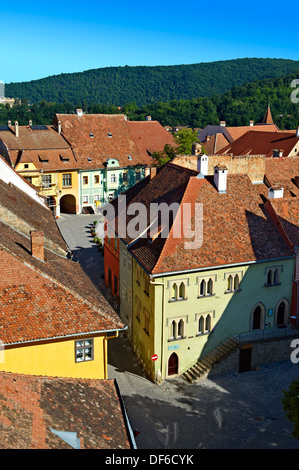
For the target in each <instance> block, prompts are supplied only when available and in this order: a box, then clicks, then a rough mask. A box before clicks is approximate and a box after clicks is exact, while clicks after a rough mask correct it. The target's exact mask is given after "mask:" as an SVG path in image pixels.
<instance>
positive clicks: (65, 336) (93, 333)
mask: <svg viewBox="0 0 299 470" xmlns="http://www.w3.org/2000/svg"><path fill="white" fill-rule="evenodd" d="M127 329H128V327H127V326H125V327H124V328H115V329H113V330H98V331H88V332H86V333H73V334H71V335H64V336H51V337H49V338H36V339H29V340H27V341H16V342H14V343H3V346H4V347H6V346H15V345H20V344H21V345H22V344H28V343H37V342H45V341H51V340H54V339H64V338H76V337H81V336H90V335H97V334H101V333H112V332H116V331H125V330H127Z"/></svg>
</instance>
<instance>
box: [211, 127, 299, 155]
mask: <svg viewBox="0 0 299 470" xmlns="http://www.w3.org/2000/svg"><path fill="white" fill-rule="evenodd" d="M298 142H299V138H298V137H296V135H294V133H293V132H290V133H286V132H255V131H248V132H246V134H244V135H243V136H241V137H239V138H238V139H237V140H235V141H234V142H232V143H230V144H229V145H227V146H226V147H224V148H223V149H221V150H220V151H218V152H217V153H218V154H220V153H231V154H233V155H249V154H250V155H261V154H263V155H266V157H271V156H272V154H273V150H275V149H278V150H283V156H285V157H287V156H288V155H289V154H290V152H291V151H292V150H293V148H294V147H295V145H296V144H297V143H298ZM298 151H299V145H298Z"/></svg>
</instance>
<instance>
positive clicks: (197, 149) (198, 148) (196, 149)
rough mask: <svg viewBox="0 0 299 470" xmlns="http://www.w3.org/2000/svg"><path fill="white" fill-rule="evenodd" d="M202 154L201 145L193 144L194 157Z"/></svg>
mask: <svg viewBox="0 0 299 470" xmlns="http://www.w3.org/2000/svg"><path fill="white" fill-rule="evenodd" d="M200 153H201V144H200V143H199V142H193V144H192V155H199V154H200Z"/></svg>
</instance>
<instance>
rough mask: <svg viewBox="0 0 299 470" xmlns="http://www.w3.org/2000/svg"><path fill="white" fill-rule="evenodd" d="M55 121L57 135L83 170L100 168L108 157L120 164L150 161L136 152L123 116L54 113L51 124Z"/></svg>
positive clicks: (130, 164) (150, 160)
mask: <svg viewBox="0 0 299 470" xmlns="http://www.w3.org/2000/svg"><path fill="white" fill-rule="evenodd" d="M58 121H60V123H61V129H62V131H61V134H62V135H63V136H64V137H65V138H66V140H67V141H68V142H69V143H70V144H71V146H72V148H73V151H74V153H75V156H76V158H77V160H78V162H79V165H80V167H81V168H83V169H86V168H102V167H103V166H104V164H105V163H106V161H107V159H108V158H115V159H117V160H119V165H120V166H121V167H127V166H134V165H151V164H152V158H151V157H150V156H148V155H144V154H143V153H142V152H140V150H139V148H138V146H137V145H136V143H135V141H134V139H133V137H132V135H131V133H130V129H129V127H128V124H127V120H126V119H125V116H124V115H120V114H83V116H77V115H72V114H56V116H55V118H54V121H53V123H54V125H56V126H57V124H58ZM129 156H130V157H131V159H129V158H128V157H129ZM87 158H91V161H90V162H89V161H88V160H87Z"/></svg>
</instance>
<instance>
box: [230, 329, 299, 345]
mask: <svg viewBox="0 0 299 470" xmlns="http://www.w3.org/2000/svg"><path fill="white" fill-rule="evenodd" d="M296 335H298V338H299V329H297V328H293V327H292V326H283V327H274V328H265V329H264V330H252V331H247V332H245V333H240V334H238V335H235V336H233V338H235V339H238V340H239V341H240V342H247V341H265V340H267V339H275V338H287V337H291V336H296Z"/></svg>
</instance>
